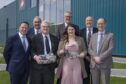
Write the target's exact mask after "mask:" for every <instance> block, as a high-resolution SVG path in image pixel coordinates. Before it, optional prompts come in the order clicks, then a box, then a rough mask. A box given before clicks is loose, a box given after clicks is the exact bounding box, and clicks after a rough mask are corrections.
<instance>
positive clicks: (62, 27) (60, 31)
mask: <svg viewBox="0 0 126 84" xmlns="http://www.w3.org/2000/svg"><path fill="white" fill-rule="evenodd" d="M75 27H76V28H77V32H78V33H79V27H78V26H77V25H75ZM64 31H65V23H63V24H60V25H58V26H57V32H56V36H57V38H58V39H59V40H60V38H61V37H62V35H63V33H64Z"/></svg>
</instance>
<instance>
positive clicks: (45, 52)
mask: <svg viewBox="0 0 126 84" xmlns="http://www.w3.org/2000/svg"><path fill="white" fill-rule="evenodd" d="M42 36H43V43H44V55H47V51H46V44H45V39H46V38H45V36H47V38H48V40H49V47H50V51H51V50H52V46H51V45H52V44H51V39H50V35H49V34H48V35H45V34H43V33H42Z"/></svg>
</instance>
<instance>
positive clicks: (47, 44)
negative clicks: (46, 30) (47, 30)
mask: <svg viewBox="0 0 126 84" xmlns="http://www.w3.org/2000/svg"><path fill="white" fill-rule="evenodd" d="M45 45H46V52H47V54H48V53H49V52H50V47H49V39H48V37H47V36H45Z"/></svg>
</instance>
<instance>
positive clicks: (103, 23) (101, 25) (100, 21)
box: [97, 18, 106, 32]
mask: <svg viewBox="0 0 126 84" xmlns="http://www.w3.org/2000/svg"><path fill="white" fill-rule="evenodd" d="M97 27H98V30H99V31H100V32H103V31H104V30H105V27H106V20H105V19H104V18H99V19H98V20H97Z"/></svg>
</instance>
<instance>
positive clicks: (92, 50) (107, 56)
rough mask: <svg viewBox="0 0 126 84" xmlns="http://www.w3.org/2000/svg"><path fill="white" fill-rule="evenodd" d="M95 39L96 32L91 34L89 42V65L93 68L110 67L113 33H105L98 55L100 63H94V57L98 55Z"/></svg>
mask: <svg viewBox="0 0 126 84" xmlns="http://www.w3.org/2000/svg"><path fill="white" fill-rule="evenodd" d="M97 39H98V33H96V34H94V35H92V37H91V40H90V44H89V54H90V55H91V64H90V67H91V68H94V67H96V66H100V68H111V67H112V49H113V47H114V35H113V33H107V32H106V33H105V36H104V40H103V43H102V46H101V49H100V55H99V57H100V58H101V61H102V64H96V63H95V61H94V57H95V56H98V54H97Z"/></svg>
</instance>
